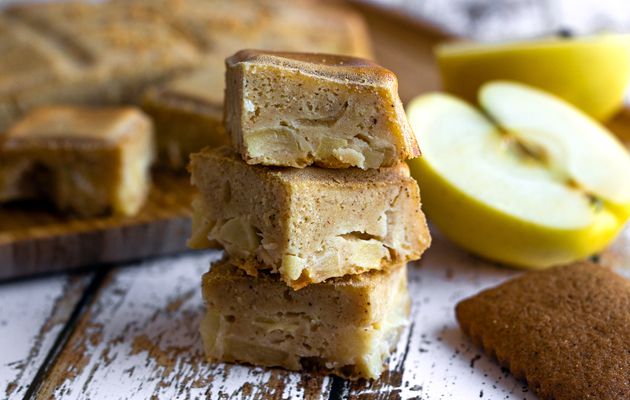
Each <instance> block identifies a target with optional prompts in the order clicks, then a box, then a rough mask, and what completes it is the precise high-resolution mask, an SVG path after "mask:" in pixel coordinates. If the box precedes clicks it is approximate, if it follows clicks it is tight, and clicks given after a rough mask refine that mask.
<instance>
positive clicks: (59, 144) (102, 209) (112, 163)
mask: <svg viewBox="0 0 630 400" xmlns="http://www.w3.org/2000/svg"><path fill="white" fill-rule="evenodd" d="M153 153H154V151H153V130H152V124H151V121H150V120H149V119H148V118H147V117H146V116H145V115H144V114H142V113H141V112H140V111H138V110H136V109H134V108H131V107H121V108H83V107H70V106H51V107H42V108H39V109H36V110H34V111H32V112H30V113H29V114H28V115H27V116H26V117H25V118H24V119H23V120H21V121H19V122H18V123H16V124H15V125H14V126H13V127H12V128H11V129H10V130H9V131H8V132H7V133H6V134H5V135H4V136H3V137H0V203H1V202H7V201H13V200H21V199H27V198H41V197H45V198H48V199H50V200H51V201H52V203H53V204H55V206H56V207H57V208H58V209H60V210H61V211H69V212H73V213H76V214H79V215H83V216H93V215H99V214H104V213H106V212H113V213H114V214H121V215H131V214H135V213H136V212H137V211H138V210H139V208H140V207H141V206H142V204H143V203H144V201H145V198H146V196H147V192H148V189H149V186H150V171H149V168H150V165H151V161H152V160H153Z"/></svg>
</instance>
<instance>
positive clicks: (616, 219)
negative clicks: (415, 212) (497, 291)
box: [407, 81, 630, 269]
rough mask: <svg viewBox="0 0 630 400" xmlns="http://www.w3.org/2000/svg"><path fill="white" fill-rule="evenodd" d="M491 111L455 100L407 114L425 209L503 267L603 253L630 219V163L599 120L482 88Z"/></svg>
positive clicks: (418, 106)
mask: <svg viewBox="0 0 630 400" xmlns="http://www.w3.org/2000/svg"><path fill="white" fill-rule="evenodd" d="M479 103H480V104H481V106H482V108H483V112H480V111H479V110H477V109H475V108H474V107H473V106H471V105H469V104H468V103H466V102H464V101H462V100H459V99H458V98H456V97H453V96H451V95H448V94H441V93H433V94H427V95H423V96H420V97H417V98H416V99H414V100H413V101H412V102H411V103H410V104H409V106H408V108H407V114H408V117H409V120H410V122H411V125H412V127H413V129H414V132H415V133H416V135H417V138H418V141H419V143H420V147H421V150H422V153H423V156H422V157H420V158H417V159H414V160H411V161H410V166H411V171H412V175H413V176H414V177H415V178H416V179H417V180H418V183H419V185H420V190H421V194H422V201H423V208H424V210H425V212H426V214H427V215H428V217H429V218H430V219H431V220H432V221H433V223H434V225H436V226H437V227H438V228H439V229H440V230H441V231H442V232H443V233H444V234H445V235H446V236H447V237H449V238H450V239H451V240H453V241H454V242H456V243H457V244H459V245H461V246H462V247H464V248H466V249H468V250H469V251H471V252H473V253H476V254H479V255H481V256H484V257H486V258H489V259H492V260H496V261H499V262H501V263H504V264H508V265H512V266H517V267H523V268H530V269H539V268H546V267H550V266H553V265H558V264H564V263H568V262H571V261H575V260H578V259H582V258H585V257H587V256H589V255H591V254H593V253H596V252H598V251H600V250H602V249H603V248H604V247H605V246H606V245H607V244H608V243H610V242H611V241H612V239H614V238H615V237H616V236H617V234H618V233H619V231H620V230H621V228H622V227H623V226H624V225H625V223H626V221H627V220H628V218H629V217H630V155H629V154H628V152H627V151H626V150H625V148H624V147H623V146H622V145H621V144H620V143H619V142H618V140H617V139H616V138H615V137H614V136H613V135H612V134H611V133H610V132H608V131H607V130H606V129H605V128H603V127H602V126H601V125H600V124H599V123H597V122H596V121H595V120H593V119H591V118H590V117H588V116H587V115H585V114H584V113H582V112H580V111H579V110H577V109H576V108H575V107H573V106H571V105H570V104H568V103H566V102H565V101H563V100H561V99H559V98H557V97H555V96H553V95H550V94H548V93H545V92H543V91H541V90H538V89H535V88H533V87H529V86H526V85H523V84H519V83H514V82H505V81H495V82H489V83H486V84H485V85H483V86H482V88H481V90H480V93H479Z"/></svg>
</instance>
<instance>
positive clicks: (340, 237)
mask: <svg viewBox="0 0 630 400" xmlns="http://www.w3.org/2000/svg"><path fill="white" fill-rule="evenodd" d="M190 170H191V171H190V172H191V174H192V182H193V184H194V185H196V186H197V187H198V189H199V197H198V198H197V199H196V200H195V202H194V203H193V233H192V237H191V239H190V241H189V245H190V246H191V247H194V248H205V247H210V246H212V245H213V244H216V243H218V244H220V245H221V246H222V247H223V248H224V249H225V250H226V252H227V253H228V254H229V256H230V257H231V258H233V259H234V260H238V261H239V262H238V265H239V267H241V268H243V269H245V270H246V271H247V272H248V273H249V274H252V275H255V274H256V273H257V269H258V268H265V269H271V270H272V272H278V273H280V275H281V278H282V280H284V281H285V282H286V283H287V284H288V285H289V286H291V287H293V288H294V289H299V288H301V287H303V286H306V285H308V284H310V283H318V282H322V281H324V280H326V279H328V278H332V277H338V276H344V275H348V274H358V273H362V272H365V271H368V270H374V269H375V270H380V269H387V268H388V267H389V266H391V265H393V264H397V263H401V262H406V261H411V260H416V259H418V258H420V256H421V254H422V253H423V252H424V250H425V249H426V248H427V247H428V246H429V244H430V240H431V239H430V236H429V231H428V228H427V225H426V221H425V218H424V215H423V213H422V211H421V210H420V193H419V190H418V185H417V184H416V182H415V181H414V180H413V179H412V178H411V177H410V176H409V170H408V168H407V166H406V164H404V163H400V164H398V165H396V166H393V167H389V168H381V169H375V170H367V171H362V170H359V169H346V170H330V169H323V168H315V167H313V168H305V169H295V168H269V167H261V166H252V165H248V164H246V163H245V162H244V161H243V160H242V159H241V158H240V157H239V156H238V155H236V154H235V153H234V151H233V150H232V149H230V148H227V147H222V148H219V149H214V150H209V149H205V150H203V151H201V152H199V153H196V154H194V155H192V157H191V164H190ZM256 260H258V261H259V262H256ZM248 261H250V262H248Z"/></svg>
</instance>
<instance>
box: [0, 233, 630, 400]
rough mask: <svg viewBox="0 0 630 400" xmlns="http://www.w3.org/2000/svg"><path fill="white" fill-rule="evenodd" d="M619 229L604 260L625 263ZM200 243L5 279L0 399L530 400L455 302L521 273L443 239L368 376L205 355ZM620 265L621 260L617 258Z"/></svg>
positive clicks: (628, 238) (415, 277) (1, 287)
mask: <svg viewBox="0 0 630 400" xmlns="http://www.w3.org/2000/svg"><path fill="white" fill-rule="evenodd" d="M628 243H630V233H628V232H626V233H624V235H623V236H622V237H621V238H620V239H619V240H618V242H617V243H616V244H615V246H614V247H613V249H612V250H611V251H609V252H607V253H606V254H605V255H604V256H603V257H602V258H601V262H603V263H607V264H614V265H615V266H616V267H617V268H618V269H619V271H621V272H622V273H623V274H625V275H626V276H628V277H630V267H627V266H624V265H622V263H623V262H622V260H627V259H628V258H627V257H626V253H628V252H629V247H628ZM219 256H220V253H219V252H217V251H214V252H198V253H191V254H186V255H180V256H176V257H170V258H163V259H159V260H154V261H146V262H142V263H137V264H133V265H124V266H116V267H102V268H100V269H98V270H96V271H91V272H83V273H72V274H61V275H55V276H49V277H41V278H34V279H29V280H23V281H15V282H4V283H1V284H0V338H1V340H0V398H3V397H7V398H10V399H14V398H15V399H18V398H24V397H26V398H51V397H52V398H67V399H137V398H164V399H173V398H182V399H198V398H211V399H216V398H242V399H259V398H260V399H262V398H265V399H266V398H278V399H280V398H286V399H289V398H290V399H294V398H322V399H338V398H353V399H373V398H383V399H386V398H387V399H389V398H418V399H474V398H483V399H535V396H534V395H533V394H531V393H530V392H528V389H527V387H526V386H524V385H523V384H522V383H521V382H518V381H516V380H515V379H513V378H512V377H511V376H510V374H509V373H508V372H507V371H505V370H503V369H501V368H500V367H499V366H498V365H497V364H495V362H494V361H493V360H491V359H489V358H488V357H486V356H484V355H482V354H481V353H480V351H479V349H477V348H476V347H474V346H473V345H472V344H471V343H470V341H469V340H468V339H467V338H466V337H464V336H463V335H462V333H461V332H460V330H459V329H458V326H457V323H456V321H455V318H454V306H455V304H456V303H457V302H458V301H459V300H460V299H462V298H464V297H467V296H470V295H472V294H474V293H477V292H478V291H479V290H481V289H483V288H485V287H488V286H492V285H495V284H497V283H499V282H501V281H503V280H505V279H508V278H510V277H512V276H515V275H517V274H519V272H518V271H514V270H508V269H504V268H501V267H498V266H495V265H492V264H489V263H486V262H484V261H481V260H479V259H476V258H474V257H472V256H470V255H468V254H466V253H464V252H462V251H461V250H459V249H457V248H455V247H454V246H453V245H451V244H449V243H448V242H447V241H445V240H444V239H441V238H440V237H439V236H435V238H434V243H433V246H432V247H431V248H430V249H429V250H428V251H427V253H426V254H425V256H424V257H423V259H422V261H421V262H420V263H418V264H414V265H413V267H412V268H411V269H410V273H409V283H410V292H411V294H412V297H413V307H412V321H411V324H410V325H409V326H408V327H407V329H406V330H405V332H404V334H403V337H402V338H401V341H400V343H399V346H398V349H397V351H396V353H395V354H394V355H393V357H392V358H391V360H390V362H389V371H388V372H386V373H385V374H384V375H383V377H382V378H381V379H380V380H378V381H376V382H372V383H368V382H359V383H351V382H347V381H344V380H342V379H340V378H332V377H326V376H317V375H309V374H298V373H291V372H286V371H283V370H280V369H262V368H254V367H248V366H238V365H225V364H209V363H206V362H205V361H204V357H203V352H202V349H201V342H200V337H199V334H198V332H197V327H198V325H199V319H200V317H201V315H202V313H203V304H202V300H201V294H200V277H201V274H202V273H204V272H205V271H206V270H207V269H208V264H209V262H210V261H211V260H214V259H217V258H218V257H219ZM620 262H621V263H620Z"/></svg>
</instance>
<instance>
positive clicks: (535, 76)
mask: <svg viewBox="0 0 630 400" xmlns="http://www.w3.org/2000/svg"><path fill="white" fill-rule="evenodd" d="M435 54H436V57H437V61H438V65H439V68H440V74H441V76H442V83H443V86H444V90H446V91H447V92H449V93H452V94H455V95H457V96H461V97H462V98H464V99H465V100H467V101H470V102H472V103H475V102H476V96H477V91H478V90H479V87H480V86H481V85H482V84H483V83H485V82H487V81H490V80H496V79H506V80H514V81H518V82H522V83H526V84H529V85H533V86H536V87H538V88H540V89H543V90H547V91H549V92H551V93H553V94H555V95H557V96H559V97H561V98H563V99H565V100H567V101H568V102H570V103H572V104H573V105H575V106H576V107H578V108H579V109H581V110H582V111H584V112H586V113H587V114H589V115H591V116H592V117H594V118H596V119H598V120H605V119H607V118H608V117H610V116H611V115H612V114H614V113H615V112H616V111H617V110H619V108H620V107H621V105H622V103H623V98H624V94H625V90H626V88H627V86H628V81H629V80H630V36H629V35H624V34H600V35H592V36H584V37H578V38H560V37H552V38H544V39H538V40H530V41H520V42H509V43H471V42H465V43H458V42H456V43H447V44H444V45H441V46H438V47H437V48H436V51H435Z"/></svg>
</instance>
